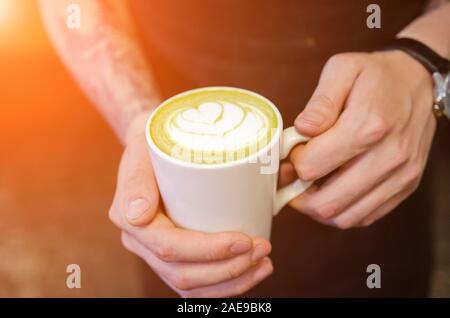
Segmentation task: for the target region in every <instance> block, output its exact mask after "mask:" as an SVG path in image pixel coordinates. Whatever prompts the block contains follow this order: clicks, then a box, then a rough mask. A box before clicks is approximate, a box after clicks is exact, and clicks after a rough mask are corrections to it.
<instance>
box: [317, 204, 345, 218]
mask: <svg viewBox="0 0 450 318" xmlns="http://www.w3.org/2000/svg"><path fill="white" fill-rule="evenodd" d="M313 211H314V214H315V215H316V216H318V217H320V218H323V219H328V218H330V217H332V216H333V215H335V214H337V213H338V212H339V209H338V206H337V204H334V203H333V204H326V205H322V206H318V207H315V208H313Z"/></svg>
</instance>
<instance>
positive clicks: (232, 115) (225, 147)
mask: <svg viewBox="0 0 450 318" xmlns="http://www.w3.org/2000/svg"><path fill="white" fill-rule="evenodd" d="M276 127H277V120H276V114H275V112H274V111H273V109H272V108H271V107H270V105H268V103H267V102H266V101H265V100H262V99H260V98H258V97H257V96H254V95H246V94H245V93H242V92H241V91H233V90H224V91H221V90H220V89H217V91H216V90H212V91H211V90H207V91H206V90H205V91H196V92H195V93H192V96H189V95H186V96H182V97H180V98H174V99H173V100H172V101H171V102H169V103H167V104H163V106H162V107H161V108H158V110H157V113H156V114H155V116H154V118H153V120H152V124H151V128H150V129H151V136H152V138H153V140H154V141H155V144H156V145H157V146H158V147H159V148H160V149H161V150H162V151H164V152H165V153H167V154H169V155H171V156H173V157H176V158H178V159H182V160H184V161H190V162H197V163H222V162H227V161H233V160H238V159H240V158H239V156H240V157H246V156H249V155H250V154H252V153H254V152H255V151H257V149H258V147H259V148H260V147H263V146H265V145H266V144H267V143H268V142H269V141H270V138H271V133H272V132H271V130H273V129H274V128H276ZM213 159H214V160H213ZM212 161H214V162H212Z"/></svg>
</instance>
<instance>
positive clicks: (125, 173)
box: [40, 0, 272, 297]
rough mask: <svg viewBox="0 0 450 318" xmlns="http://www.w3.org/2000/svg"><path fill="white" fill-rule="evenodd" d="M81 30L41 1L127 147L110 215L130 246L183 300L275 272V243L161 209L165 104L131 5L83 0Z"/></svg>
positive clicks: (70, 59) (57, 38)
mask: <svg viewBox="0 0 450 318" xmlns="http://www.w3.org/2000/svg"><path fill="white" fill-rule="evenodd" d="M77 2H78V4H79V5H80V7H81V15H82V21H81V29H69V28H67V27H66V6H67V4H68V3H69V1H67V0H64V1H61V0H41V2H40V3H41V9H42V13H43V16H44V20H45V23H46V26H47V29H48V32H49V33H50V35H51V39H52V40H53V42H54V43H55V46H56V48H57V50H58V52H59V54H60V55H61V56H62V58H63V60H64V63H65V65H66V66H67V68H69V69H70V71H71V72H72V74H73V75H74V77H75V78H76V80H77V81H78V83H79V85H80V86H81V87H82V89H83V91H84V92H85V93H86V94H87V95H88V96H89V97H90V99H91V101H92V102H93V103H94V104H95V105H96V106H97V107H98V108H99V109H100V111H101V112H102V113H103V114H104V115H105V117H106V118H107V119H108V121H109V122H110V124H111V125H112V127H113V128H114V130H115V131H116V133H117V135H118V136H119V138H120V139H121V141H122V142H123V143H124V145H125V150H124V154H123V156H122V159H121V162H120V167H119V173H118V180H117V186H116V193H115V195H114V200H113V203H112V206H111V208H110V211H109V217H110V219H111V221H112V222H113V223H114V224H115V225H117V227H118V228H119V229H120V230H121V231H122V243H123V245H124V246H125V248H127V249H128V250H130V251H131V252H133V253H135V254H136V255H138V256H139V257H141V258H142V259H143V260H144V261H146V262H147V263H148V264H149V266H151V267H152V269H153V270H154V271H155V272H156V274H158V275H159V276H160V277H161V278H162V279H163V280H164V281H165V282H166V283H167V284H168V285H169V286H170V287H171V288H172V289H174V290H175V291H176V292H177V293H179V294H180V295H183V296H197V297H201V296H209V297H220V296H233V295H238V294H240V293H243V292H245V291H247V290H248V289H250V288H252V287H253V286H255V285H256V284H258V283H259V282H261V281H262V280H264V279H265V278H266V277H267V276H269V275H270V274H271V272H272V264H271V261H270V260H269V259H268V258H267V255H268V254H269V253H270V248H271V247H270V243H269V242H268V241H267V240H264V239H261V238H250V237H248V236H247V235H245V234H242V233H233V232H227V233H216V234H205V233H198V232H193V231H187V230H184V229H180V228H177V227H176V226H175V224H173V223H172V221H171V220H170V219H169V218H168V217H167V216H166V214H165V213H164V211H163V207H162V204H160V202H159V192H158V188H157V185H156V181H155V178H154V175H153V170H152V165H151V162H150V158H149V156H148V152H147V144H146V140H145V136H144V127H145V125H144V124H145V121H146V119H147V118H148V116H149V113H150V112H151V110H152V108H153V107H154V106H155V105H156V104H157V103H158V102H159V96H158V94H157V91H156V89H155V85H154V81H153V79H152V77H151V73H149V70H148V68H147V66H146V63H145V59H144V57H143V54H142V52H141V51H140V49H139V47H138V45H137V42H136V40H135V38H134V36H133V29H132V23H131V19H130V17H129V14H128V13H127V11H126V6H125V4H126V1H124V0H109V1H107V0H102V1H96V0H78V1H77Z"/></svg>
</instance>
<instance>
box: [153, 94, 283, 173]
mask: <svg viewBox="0 0 450 318" xmlns="http://www.w3.org/2000/svg"><path fill="white" fill-rule="evenodd" d="M211 90H228V91H239V92H242V93H245V94H249V95H253V96H255V97H257V98H260V99H262V100H263V101H265V102H266V103H267V104H268V105H269V106H270V107H271V108H272V109H273V110H274V112H275V114H276V116H277V121H278V123H279V124H278V127H277V132H276V134H275V135H274V136H273V137H272V139H271V140H270V142H269V143H268V144H267V145H265V146H264V147H263V148H261V149H259V150H258V151H257V152H255V153H253V154H251V155H250V156H247V157H244V158H241V159H238V160H233V161H229V162H223V163H211V164H205V163H196V162H189V161H184V160H181V159H177V158H174V157H172V156H169V155H168V154H166V153H165V152H163V151H162V150H161V149H159V148H158V146H157V145H156V144H155V142H154V141H153V139H152V137H151V134H150V124H151V122H152V119H153V117H154V115H155V114H156V113H157V112H158V110H159V109H161V108H162V107H163V106H164V105H166V104H168V103H169V102H171V101H172V100H173V99H175V98H178V97H182V96H185V95H189V94H192V93H195V92H197V91H211ZM282 130H283V119H282V117H281V114H280V111H279V110H278V108H277V107H276V106H275V104H274V103H273V102H272V101H271V100H269V99H268V98H267V97H265V96H263V95H261V94H258V93H256V92H253V91H250V90H248V89H244V88H238V87H232V86H207V87H199V88H194V89H190V90H187V91H183V92H181V93H178V94H175V95H173V96H171V97H169V98H168V99H166V100H164V101H163V102H161V103H160V104H159V105H158V106H157V107H156V108H155V110H154V111H153V112H152V113H151V114H150V116H149V118H148V119H147V122H146V124H145V138H146V140H147V145H148V146H149V147H150V148H151V150H153V151H154V152H155V153H156V154H157V155H158V156H159V157H161V158H163V159H164V160H167V161H169V162H171V163H173V164H175V165H178V166H182V167H186V168H194V169H206V170H213V169H221V168H231V167H235V166H240V165H244V164H248V163H250V161H251V159H257V158H258V157H259V156H260V155H261V154H262V153H264V152H268V150H269V149H272V148H273V146H274V144H275V143H277V142H278V141H279V140H280V137H281V131H282Z"/></svg>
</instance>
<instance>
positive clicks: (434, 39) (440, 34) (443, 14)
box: [398, 1, 450, 58]
mask: <svg viewBox="0 0 450 318" xmlns="http://www.w3.org/2000/svg"><path fill="white" fill-rule="evenodd" d="M433 2H434V1H432V2H431V4H432V3H433ZM439 2H440V3H441V2H442V1H439ZM398 36H400V37H409V38H414V39H416V40H419V41H421V42H423V43H425V44H426V45H428V46H429V47H431V48H433V49H434V50H435V51H437V52H438V53H439V54H440V55H442V56H444V57H446V58H450V2H448V1H447V2H446V3H444V4H437V5H436V6H434V7H433V8H432V9H430V10H428V11H427V12H425V13H424V14H423V15H422V16H421V17H419V18H418V19H416V20H414V21H413V22H412V23H411V24H409V25H408V26H407V27H406V28H405V29H403V30H402V31H401V32H400V33H399V34H398Z"/></svg>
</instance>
